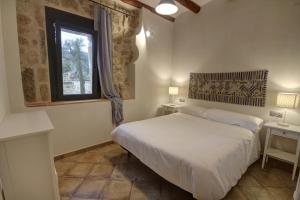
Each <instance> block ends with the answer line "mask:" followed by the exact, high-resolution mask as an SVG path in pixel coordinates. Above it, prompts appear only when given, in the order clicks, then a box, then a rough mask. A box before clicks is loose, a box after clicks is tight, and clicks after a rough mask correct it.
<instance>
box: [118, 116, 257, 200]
mask: <svg viewBox="0 0 300 200" xmlns="http://www.w3.org/2000/svg"><path fill="white" fill-rule="evenodd" d="M112 134H113V139H114V141H116V142H117V143H119V144H120V145H122V146H123V147H124V148H126V149H127V150H129V151H130V152H131V153H133V154H134V155H135V156H136V157H137V158H138V159H140V160H141V161H142V162H143V163H144V164H146V165H147V166H149V167H150V168H151V169H152V170H153V171H155V172H156V173H157V174H159V175H160V176H162V177H163V178H165V179H166V180H168V181H170V182H171V183H173V184H175V185H177V186H179V187H181V188H182V189H184V190H186V191H188V192H191V193H192V194H193V196H194V197H195V198H196V199H199V200H200V199H201V200H202V199H203V200H217V199H222V198H223V197H225V195H226V194H227V192H228V191H229V190H230V189H231V188H232V187H233V186H234V185H236V183H237V181H238V180H239V179H240V178H241V176H242V174H243V173H244V172H245V171H246V170H247V168H248V166H249V165H250V164H251V163H253V162H254V161H255V160H256V159H257V158H258V157H259V150H260V144H259V140H258V136H256V135H255V134H254V133H252V132H251V131H249V130H247V129H244V128H240V127H236V126H231V125H226V124H222V123H217V122H213V121H209V120H206V119H203V118H199V117H194V116H191V115H186V114H182V113H175V114H171V115H167V116H162V117H157V118H152V119H148V120H143V121H137V122H131V123H127V124H123V125H121V126H119V127H118V128H116V129H115V130H114V131H113V132H112Z"/></svg>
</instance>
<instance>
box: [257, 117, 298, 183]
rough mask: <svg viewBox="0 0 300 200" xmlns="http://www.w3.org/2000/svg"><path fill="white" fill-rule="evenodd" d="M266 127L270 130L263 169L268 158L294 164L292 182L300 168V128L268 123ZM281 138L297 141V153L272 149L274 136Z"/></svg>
mask: <svg viewBox="0 0 300 200" xmlns="http://www.w3.org/2000/svg"><path fill="white" fill-rule="evenodd" d="M264 126H265V127H267V128H268V131H267V136H266V142H265V150H264V156H263V162H262V168H264V166H265V162H266V161H267V160H268V157H269V156H270V157H272V158H276V159H279V160H282V161H286V162H289V163H292V164H294V170H293V175H292V180H294V178H295V174H296V169H297V166H298V159H299V152H300V126H295V125H290V126H288V127H284V126H280V125H278V124H277V123H276V122H267V123H266V124H264ZM273 135H276V136H280V137H285V138H290V139H293V140H296V141H297V149H296V153H295V154H292V153H288V152H284V151H282V150H279V149H275V148H272V147H271V143H272V136H273Z"/></svg>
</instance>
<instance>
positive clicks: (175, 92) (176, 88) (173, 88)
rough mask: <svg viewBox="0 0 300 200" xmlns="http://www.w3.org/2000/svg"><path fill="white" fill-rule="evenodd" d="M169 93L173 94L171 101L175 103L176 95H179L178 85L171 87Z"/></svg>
mask: <svg viewBox="0 0 300 200" xmlns="http://www.w3.org/2000/svg"><path fill="white" fill-rule="evenodd" d="M169 95H171V96H172V100H171V103H175V95H178V87H173V86H172V87H169Z"/></svg>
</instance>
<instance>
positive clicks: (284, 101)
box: [277, 92, 299, 126]
mask: <svg viewBox="0 0 300 200" xmlns="http://www.w3.org/2000/svg"><path fill="white" fill-rule="evenodd" d="M298 101H299V98H298V94H296V93H283V92H280V93H278V95H277V106H278V107H281V108H286V109H285V113H284V118H283V122H278V125H280V126H289V124H288V123H287V122H286V114H287V109H288V108H290V109H295V108H297V106H298Z"/></svg>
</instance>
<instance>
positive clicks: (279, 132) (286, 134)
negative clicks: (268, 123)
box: [271, 129, 298, 140]
mask: <svg viewBox="0 0 300 200" xmlns="http://www.w3.org/2000/svg"><path fill="white" fill-rule="evenodd" d="M271 133H272V134H273V135H278V136H280V137H285V138H290V139H294V140H297V139H298V134H297V133H293V132H288V131H282V130H278V129H272V130H271Z"/></svg>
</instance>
